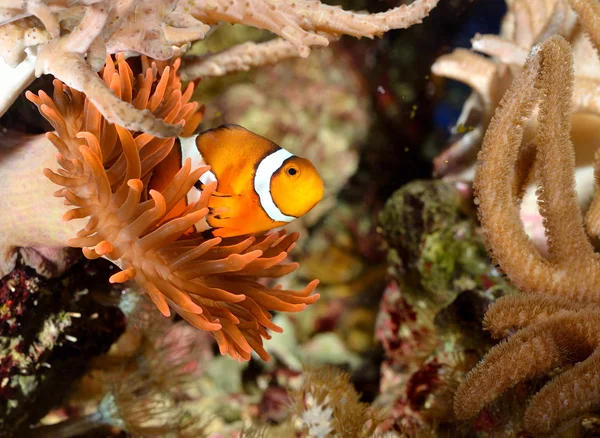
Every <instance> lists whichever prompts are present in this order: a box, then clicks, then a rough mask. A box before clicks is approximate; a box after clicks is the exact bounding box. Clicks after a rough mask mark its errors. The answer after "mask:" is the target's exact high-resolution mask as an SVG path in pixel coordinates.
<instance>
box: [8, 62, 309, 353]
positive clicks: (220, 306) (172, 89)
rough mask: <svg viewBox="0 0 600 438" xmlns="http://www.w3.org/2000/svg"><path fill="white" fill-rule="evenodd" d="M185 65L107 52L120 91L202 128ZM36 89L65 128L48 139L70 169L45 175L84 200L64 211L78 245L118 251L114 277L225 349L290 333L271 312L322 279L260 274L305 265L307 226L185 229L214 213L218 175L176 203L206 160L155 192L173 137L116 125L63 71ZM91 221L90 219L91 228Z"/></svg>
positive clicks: (73, 198)
mask: <svg viewBox="0 0 600 438" xmlns="http://www.w3.org/2000/svg"><path fill="white" fill-rule="evenodd" d="M143 64H147V62H145V61H144V62H143ZM178 66H179V61H176V62H175V63H174V65H172V66H168V65H167V66H165V67H164V69H159V68H158V67H157V66H156V64H155V63H152V64H151V65H150V66H147V68H145V72H144V74H140V75H138V76H137V77H135V78H134V75H133V72H132V71H131V69H130V67H129V66H128V64H127V62H125V59H124V56H122V55H121V56H119V57H118V58H117V61H116V63H115V62H113V61H112V59H110V58H108V60H107V64H106V67H105V68H104V70H103V71H102V72H101V75H102V78H103V79H104V81H105V82H106V84H107V85H109V86H110V88H111V90H112V91H113V92H114V93H115V95H116V96H118V97H119V99H122V100H123V101H124V102H130V104H131V105H132V106H134V107H135V108H137V109H138V110H142V109H146V110H148V111H150V112H152V114H154V115H155V116H157V117H160V118H162V119H164V120H166V121H167V122H169V123H171V122H173V123H179V122H183V123H185V125H184V131H188V130H189V131H193V130H194V129H195V127H196V126H197V124H198V122H199V120H200V113H199V112H197V111H195V110H196V106H197V104H196V103H189V102H188V100H189V98H190V96H191V94H192V90H193V86H192V85H191V84H190V85H189V86H188V88H187V89H186V90H185V91H184V92H183V93H182V92H181V90H180V86H181V84H180V81H179V78H178V76H177V74H176V73H177V69H178ZM28 97H29V98H30V99H31V100H32V101H33V102H34V103H35V104H36V105H37V106H38V108H39V109H40V111H41V113H42V114H43V115H44V117H46V118H47V119H48V121H49V122H50V123H51V124H52V125H53V126H54V128H55V129H56V133H49V134H48V138H49V139H50V141H51V142H52V143H53V144H54V146H55V147H56V149H57V150H58V154H57V155H56V159H57V160H58V163H59V164H60V166H61V168H60V169H58V170H56V171H52V170H50V169H45V170H44V174H45V175H46V176H47V177H48V179H49V180H50V181H52V183H54V184H52V183H49V182H44V181H39V182H38V183H39V184H44V185H45V186H46V187H47V186H48V184H49V185H50V186H54V187H55V188H56V186H59V187H62V188H60V189H59V190H58V191H56V193H55V196H58V197H62V198H64V199H65V204H66V206H73V207H74V208H72V209H70V210H68V211H66V212H65V213H64V216H63V220H64V221H74V222H76V224H75V225H74V226H73V227H71V228H70V230H71V232H73V235H75V237H71V238H69V239H68V240H67V242H68V244H69V245H71V246H74V247H79V248H82V249H83V253H84V255H85V256H86V257H88V258H98V257H101V256H104V257H106V258H108V259H110V260H113V261H114V262H115V263H116V264H118V265H119V266H120V267H122V268H123V271H121V272H118V273H116V274H114V275H113V276H112V277H111V281H112V282H124V281H126V280H129V279H135V280H136V281H137V282H138V283H139V284H140V285H141V286H142V287H143V288H144V289H145V291H146V292H147V293H148V295H149V296H150V298H151V299H152V301H153V302H154V303H155V304H156V306H157V307H158V308H159V309H160V311H161V312H162V313H163V314H164V315H169V313H170V310H169V307H171V308H173V309H174V310H175V311H176V312H177V313H179V314H180V315H181V316H182V317H183V318H184V319H186V320H187V321H189V322H190V323H191V324H192V325H194V326H196V327H198V328H200V329H202V330H208V331H211V332H212V333H213V334H214V336H215V338H216V339H217V341H218V343H219V347H220V350H221V353H222V354H226V353H227V354H229V355H231V356H232V357H234V358H236V359H239V360H248V359H249V358H250V353H251V351H253V350H254V351H256V352H257V353H258V354H259V355H260V356H261V357H262V358H263V359H268V357H269V356H268V354H267V353H266V351H265V350H264V349H263V347H262V338H268V337H269V334H268V333H267V329H270V330H273V331H281V329H280V328H279V327H278V326H277V325H275V324H273V323H272V322H271V314H270V311H272V310H277V311H299V310H302V309H304V307H305V306H306V305H307V304H310V303H313V302H314V301H316V300H317V299H318V297H319V296H318V294H314V295H311V293H312V291H313V290H314V288H315V287H316V285H317V282H316V281H314V282H312V283H310V284H309V285H308V286H307V287H306V288H305V289H304V290H303V291H301V292H292V291H286V290H282V289H278V288H269V287H267V286H264V285H263V284H261V283H260V282H258V278H259V277H280V276H282V275H285V274H287V273H289V272H291V271H293V270H294V269H296V267H297V265H296V264H295V263H291V264H282V262H283V260H284V259H285V258H286V256H287V252H288V251H289V250H290V249H291V248H292V247H293V246H294V243H295V241H296V239H297V238H298V235H297V234H290V235H285V232H278V233H273V234H270V235H267V236H260V237H246V238H243V237H242V238H232V239H221V238H213V239H209V240H207V239H204V238H203V237H201V235H197V234H186V231H188V229H189V228H190V227H191V226H192V225H193V224H194V223H196V222H198V221H199V220H200V219H202V218H203V217H204V216H205V215H206V214H207V212H208V208H207V203H208V199H209V197H210V195H211V192H212V190H213V189H214V184H213V185H211V186H209V187H207V189H206V190H204V191H203V194H202V197H201V198H200V200H199V201H198V202H196V203H195V204H190V205H189V206H188V207H187V208H186V209H185V210H184V211H183V212H182V213H181V214H176V213H174V212H173V211H172V210H173V208H174V207H175V205H176V204H178V203H179V201H181V200H182V199H184V198H185V196H186V194H187V192H188V191H189V190H190V188H191V187H192V186H193V184H194V183H195V182H196V181H197V180H198V178H199V177H200V175H201V174H202V173H204V172H205V171H206V170H207V168H206V167H201V168H198V169H193V170H192V169H191V163H190V161H189V160H187V161H186V162H185V164H184V165H183V166H182V168H181V170H180V171H179V172H178V173H177V174H176V175H175V176H174V178H173V180H172V181H171V182H170V184H169V185H168V186H167V187H166V188H164V190H162V191H161V192H158V191H154V190H150V191H149V195H150V199H146V197H147V196H146V193H147V191H148V189H147V183H148V180H149V178H150V176H151V172H152V169H153V168H154V166H155V165H156V164H157V163H158V162H160V161H161V160H163V159H164V158H165V156H166V155H167V154H168V153H169V152H170V150H171V148H172V146H173V144H174V139H160V138H156V137H153V136H152V135H149V134H147V133H139V132H131V131H128V130H127V129H125V128H123V127H120V126H118V125H113V124H111V123H109V122H108V121H107V120H106V119H104V118H103V117H102V116H101V114H100V112H99V110H98V109H97V108H95V107H94V105H93V104H92V102H91V101H90V100H89V99H86V98H85V97H84V96H83V94H82V93H80V92H78V91H76V90H74V89H72V88H70V87H68V86H66V85H64V84H62V83H61V82H59V81H58V80H55V90H54V95H53V97H52V98H50V96H48V95H46V94H45V93H43V92H40V94H39V95H38V96H35V95H33V94H32V93H28ZM25 147H26V146H25ZM53 167H55V166H53ZM40 180H41V179H40ZM45 191H47V189H44V190H43V192H45ZM55 201H56V200H55ZM63 209H64V210H66V208H63ZM43 213H48V214H49V215H50V217H44V218H43V221H44V223H45V224H46V226H47V227H49V228H52V227H54V226H55V224H54V221H55V222H58V221H57V220H56V219H55V216H56V214H57V211H55V210H52V211H50V212H42V214H43ZM52 215H54V217H53V216H52ZM12 219H15V218H14V217H13V218H12ZM81 219H88V221H87V224H86V225H85V226H84V224H82V222H81ZM18 227H19V224H16V225H13V228H18ZM78 228H80V229H79V230H78V231H76V232H75V231H73V230H74V229H78ZM66 230H67V232H68V230H69V228H66ZM41 233H44V230H41ZM46 234H49V233H48V232H47V230H46ZM64 234H65V230H63V231H62V233H59V235H58V236H57V237H56V239H57V241H55V245H57V246H58V245H62V244H64V240H62V241H61V239H64V237H63V236H64Z"/></svg>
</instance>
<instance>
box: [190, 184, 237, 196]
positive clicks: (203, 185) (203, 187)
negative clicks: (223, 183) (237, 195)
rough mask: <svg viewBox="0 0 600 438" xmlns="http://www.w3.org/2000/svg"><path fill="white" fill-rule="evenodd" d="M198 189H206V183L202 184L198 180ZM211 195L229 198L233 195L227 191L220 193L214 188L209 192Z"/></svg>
mask: <svg viewBox="0 0 600 438" xmlns="http://www.w3.org/2000/svg"><path fill="white" fill-rule="evenodd" d="M196 188H197V189H198V190H200V191H203V190H204V189H206V184H203V183H201V182H199V181H198V186H197V187H196ZM210 195H211V196H215V197H217V198H231V197H233V195H230V194H229V193H221V192H217V191H216V190H215V191H213V192H212V193H211V194H210Z"/></svg>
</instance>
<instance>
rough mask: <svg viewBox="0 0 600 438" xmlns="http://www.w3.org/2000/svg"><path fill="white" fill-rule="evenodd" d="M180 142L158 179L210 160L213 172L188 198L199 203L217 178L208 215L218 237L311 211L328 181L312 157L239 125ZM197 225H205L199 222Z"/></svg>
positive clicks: (267, 227) (249, 231) (266, 227)
mask: <svg viewBox="0 0 600 438" xmlns="http://www.w3.org/2000/svg"><path fill="white" fill-rule="evenodd" d="M179 146H180V147H179V148H177V144H176V145H175V147H174V149H175V150H174V151H173V152H172V153H171V156H170V158H169V159H167V160H165V165H166V166H168V167H171V169H170V170H165V169H164V168H162V169H161V168H158V169H155V170H156V173H155V175H153V179H156V178H155V177H156V176H158V177H160V176H161V175H162V178H163V179H164V178H168V174H170V176H171V177H172V175H174V172H176V171H177V170H179V168H180V167H181V166H182V165H183V163H184V161H185V160H186V159H187V158H191V160H192V169H195V168H198V167H199V166H201V165H203V164H208V165H209V166H210V167H211V168H210V171H208V172H205V173H204V174H203V175H202V176H201V177H200V180H199V181H198V183H197V184H196V185H195V186H194V187H192V189H191V190H190V191H189V192H188V194H187V199H186V200H187V203H192V202H195V201H197V200H198V199H199V198H200V193H201V192H202V189H203V187H204V186H206V185H208V184H210V183H211V182H213V181H216V182H217V188H216V190H215V191H214V192H213V194H212V196H211V197H210V201H209V204H208V207H209V214H208V215H207V217H206V222H207V224H208V226H209V227H210V228H209V230H210V233H211V234H212V235H213V236H217V237H232V236H240V235H244V234H256V233H261V232H265V231H268V230H270V229H273V228H277V227H280V226H283V225H285V224H287V223H289V222H291V221H293V220H294V219H297V218H298V217H300V216H302V215H303V214H305V213H307V212H308V211H309V210H310V209H312V208H313V207H314V206H315V205H316V204H317V203H318V202H319V201H320V200H321V198H322V197H323V181H322V180H321V177H320V176H319V174H318V173H317V170H316V169H315V166H313V164H312V163H311V162H310V161H309V160H307V159H306V158H301V157H298V156H296V155H293V154H292V153H290V152H288V151H286V150H285V149H283V148H281V147H279V146H278V145H276V144H275V143H273V142H272V141H270V140H268V139H266V138H264V137H261V136H259V135H257V134H254V133H253V132H250V131H248V130H247V129H245V128H243V127H241V126H239V125H223V126H220V127H218V128H215V129H211V130H208V131H205V132H203V133H201V134H198V135H195V136H192V137H186V138H181V137H180V138H179ZM162 164H163V163H161V165H162ZM175 165H176V166H177V168H174V167H175ZM163 167H164V165H163ZM165 172H166V174H165ZM171 172H173V173H171ZM151 185H153V182H152V181H151ZM160 185H163V184H160ZM202 225H204V226H202ZM196 228H197V229H202V228H206V225H205V224H197V225H196Z"/></svg>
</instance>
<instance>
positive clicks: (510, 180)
mask: <svg viewBox="0 0 600 438" xmlns="http://www.w3.org/2000/svg"><path fill="white" fill-rule="evenodd" d="M573 76H574V75H573V57H572V51H571V48H570V46H569V44H568V43H567V42H566V41H565V40H564V39H563V38H561V37H558V36H555V37H552V38H550V39H548V40H546V41H545V42H544V43H542V44H540V45H539V46H536V47H535V48H534V50H533V51H532V54H531V55H530V57H529V58H528V60H527V62H526V64H525V67H524V69H523V72H522V74H521V76H520V77H519V78H517V79H516V80H515V81H514V82H513V84H512V86H511V87H510V89H509V90H508V92H507V93H506V95H505V96H504V98H503V100H502V102H501V104H500V107H499V109H498V110H497V111H496V114H495V116H494V118H493V119H492V121H491V123H490V126H489V128H488V130H487V132H486V135H485V138H484V144H483V149H482V152H481V153H480V155H479V159H480V165H479V167H478V170H477V174H476V178H475V189H476V192H477V195H478V199H479V202H480V207H479V208H480V210H479V212H480V219H481V223H482V227H483V229H484V230H485V235H486V238H487V242H488V244H489V248H490V250H491V253H492V254H493V256H494V258H495V259H496V261H497V262H498V263H499V265H500V266H501V268H502V269H503V270H504V271H505V272H506V274H507V275H508V277H509V278H510V279H511V280H512V281H513V282H514V283H515V284H516V285H517V286H518V287H519V288H520V289H521V290H522V291H524V292H529V293H531V295H524V296H518V297H506V298H503V299H500V300H499V301H498V302H497V303H496V304H494V305H493V306H492V307H491V308H490V310H489V312H488V314H487V315H486V319H485V325H486V327H487V328H488V329H489V330H490V331H491V332H492V334H493V335H494V336H496V337H499V336H502V335H504V334H505V333H506V331H507V330H508V329H514V328H516V329H518V331H517V333H516V334H514V335H513V336H512V337H510V338H509V339H508V340H507V341H505V342H502V343H501V344H499V345H497V346H496V347H494V348H492V350H490V352H489V353H488V354H487V355H486V356H485V357H484V359H483V360H482V362H481V363H480V364H479V365H478V366H477V367H476V368H475V369H474V370H472V371H471V372H470V373H469V374H468V376H467V377H466V380H465V382H463V384H462V385H461V386H460V388H459V389H458V391H457V393H456V399H455V411H456V414H457V416H458V417H459V418H470V417H472V416H474V415H475V414H477V412H478V411H479V410H480V409H481V408H483V406H484V405H486V404H487V403H489V402H491V401H492V400H494V399H495V398H496V397H497V396H498V395H499V394H500V393H502V392H504V391H505V390H507V389H508V388H510V387H512V386H514V385H516V384H517V383H518V382H521V381H524V380H527V379H531V378H533V377H536V376H542V375H544V374H548V373H550V372H552V371H553V370H555V369H556V368H559V367H563V366H567V365H573V367H572V368H570V369H567V370H566V371H564V372H562V373H559V374H558V376H557V377H555V378H554V379H552V380H551V381H550V382H549V383H547V384H546V385H545V386H544V387H543V388H542V389H541V390H540V391H539V392H538V393H537V394H536V395H535V396H534V397H533V398H532V399H531V401H530V404H529V407H528V409H527V411H526V413H525V426H526V428H527V430H528V431H529V432H531V433H533V434H539V435H541V434H548V433H550V432H552V431H553V430H555V428H556V427H558V426H559V425H560V424H561V423H562V422H564V421H565V420H569V419H573V418H576V417H578V416H579V415H581V414H583V413H585V412H587V411H589V410H590V409H592V408H597V407H598V406H599V405H600V375H599V372H598V351H600V350H598V347H600V338H599V337H598V331H597V327H598V323H599V322H600V307H599V303H600V300H599V297H598V282H599V280H600V257H599V256H598V254H596V253H595V252H594V250H593V247H592V245H591V243H590V241H589V239H588V237H587V236H586V234H585V231H584V228H583V218H582V215H581V211H580V210H579V207H578V205H577V198H576V194H575V187H574V186H575V183H574V167H575V161H574V152H573V145H572V143H571V140H570V136H569V133H570V129H571V116H572V108H573V104H572V99H571V95H572V92H573V88H574V85H573V82H574V78H573ZM536 105H537V108H538V129H537V134H536V137H535V140H534V142H533V143H534V145H535V146H536V150H537V156H536V166H535V169H536V174H537V175H536V177H537V180H538V181H539V184H540V190H539V195H538V196H539V202H540V211H541V214H542V216H543V218H544V225H545V229H546V232H547V234H548V236H549V243H548V245H549V258H548V259H546V258H544V257H542V256H541V255H540V254H539V253H538V252H537V251H536V250H535V247H534V246H533V244H532V242H531V241H530V240H529V239H528V237H527V235H526V234H525V231H524V229H523V225H522V223H521V221H520V218H519V203H520V199H521V196H522V190H521V185H522V183H523V180H522V178H520V175H521V174H520V170H519V169H520V167H522V163H520V162H519V161H518V160H519V158H520V149H521V147H522V146H521V145H522V139H523V132H524V126H525V123H526V121H527V120H528V119H529V117H531V115H532V113H533V111H534V109H535V107H536ZM521 170H522V169H521ZM521 176H522V175H521Z"/></svg>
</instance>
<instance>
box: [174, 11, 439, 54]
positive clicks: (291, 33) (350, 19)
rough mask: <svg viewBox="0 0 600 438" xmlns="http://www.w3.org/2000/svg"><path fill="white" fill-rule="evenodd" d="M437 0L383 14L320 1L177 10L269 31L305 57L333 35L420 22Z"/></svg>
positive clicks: (366, 34) (382, 30)
mask: <svg viewBox="0 0 600 438" xmlns="http://www.w3.org/2000/svg"><path fill="white" fill-rule="evenodd" d="M438 1H439V0H416V1H415V2H413V3H412V4H411V5H410V6H406V5H402V6H399V7H397V8H394V9H391V10H389V11H387V12H382V13H380V14H361V13H356V12H351V11H345V10H343V9H341V8H339V7H336V6H329V5H324V4H322V3H321V2H320V1H319V0H295V1H286V2H280V1H273V0H249V1H238V2H232V1H229V0H211V1H207V2H195V3H194V5H193V6H191V7H189V10H188V5H186V4H184V3H183V2H182V3H180V5H179V6H178V9H179V8H181V10H188V11H189V13H190V14H191V15H193V16H194V17H196V18H197V19H199V20H201V21H202V22H204V23H207V24H215V23H217V22H218V21H225V22H228V23H243V24H246V25H249V26H254V27H257V28H260V29H266V30H269V31H271V32H273V33H275V34H277V35H279V36H280V37H282V38H284V39H285V40H287V41H289V42H290V43H292V44H293V45H294V46H295V47H296V49H297V50H298V52H299V53H300V56H302V57H306V56H308V54H309V53H310V47H311V46H327V45H328V44H329V39H330V38H335V37H337V36H339V35H352V36H355V37H368V38H373V37H374V36H381V35H382V34H384V33H385V32H387V31H389V30H391V29H404V28H407V27H410V26H412V25H413V24H418V23H420V22H421V21H422V20H423V18H425V17H426V16H427V15H429V12H430V11H431V10H432V9H433V8H434V7H435V6H436V5H437V3H438Z"/></svg>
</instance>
